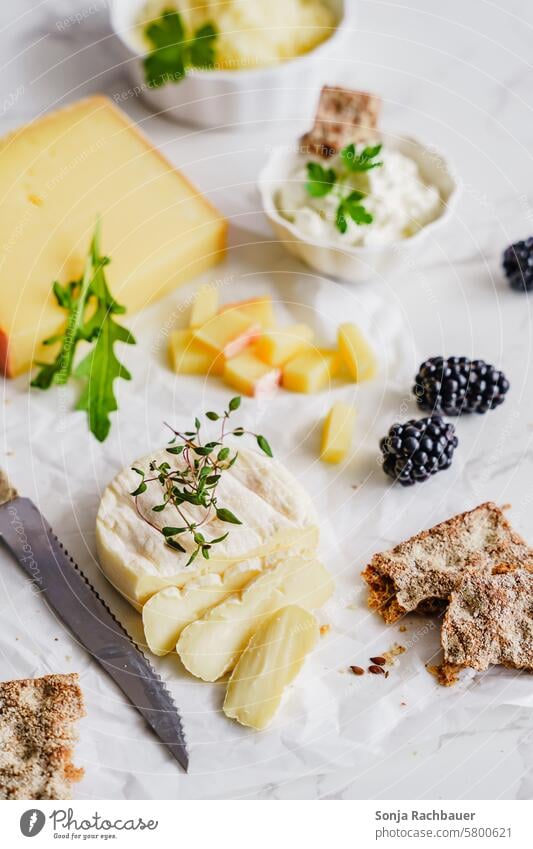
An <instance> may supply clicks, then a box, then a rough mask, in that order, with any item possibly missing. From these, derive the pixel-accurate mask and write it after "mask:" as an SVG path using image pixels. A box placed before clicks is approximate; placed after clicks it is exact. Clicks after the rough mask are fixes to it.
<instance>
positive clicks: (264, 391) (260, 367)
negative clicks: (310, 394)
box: [224, 348, 281, 399]
mask: <svg viewBox="0 0 533 849" xmlns="http://www.w3.org/2000/svg"><path fill="white" fill-rule="evenodd" d="M224 380H225V382H226V383H227V384H228V386H231V387H232V389H236V390H237V392H240V393H242V394H243V395H251V396H252V397H253V398H263V399H264V398H271V397H272V396H273V395H274V394H275V393H276V391H277V388H278V386H279V383H280V380H281V371H280V369H279V368H275V367H274V366H269V365H267V364H266V363H265V362H263V360H260V359H259V357H257V356H256V354H255V353H254V351H253V350H252V349H251V348H248V349H247V350H246V351H243V352H242V354H238V355H237V356H236V357H233V358H232V359H231V360H228V361H227V362H226V365H225V367H224Z"/></svg>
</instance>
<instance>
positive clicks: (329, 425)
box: [320, 401, 355, 463]
mask: <svg viewBox="0 0 533 849" xmlns="http://www.w3.org/2000/svg"><path fill="white" fill-rule="evenodd" d="M354 426H355V410H354V408H353V407H350V406H349V405H348V404H343V403H342V402H341V401H339V402H338V403H337V404H334V405H333V407H332V408H331V410H330V411H329V414H328V416H327V418H326V421H325V422H324V430H323V431H322V450H321V453H320V456H321V458H322V460H324V462H325V463H341V462H342V461H343V460H344V458H345V457H346V455H347V454H348V451H349V450H350V448H351V446H352V439H353V431H354Z"/></svg>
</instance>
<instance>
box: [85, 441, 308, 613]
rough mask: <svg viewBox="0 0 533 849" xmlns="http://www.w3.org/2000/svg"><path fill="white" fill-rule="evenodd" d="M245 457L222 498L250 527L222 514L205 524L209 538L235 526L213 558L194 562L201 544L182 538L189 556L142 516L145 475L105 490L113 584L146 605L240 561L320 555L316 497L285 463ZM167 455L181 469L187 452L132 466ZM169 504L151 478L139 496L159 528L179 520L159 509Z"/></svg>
mask: <svg viewBox="0 0 533 849" xmlns="http://www.w3.org/2000/svg"><path fill="white" fill-rule="evenodd" d="M236 450H238V453H239V456H238V459H237V462H236V463H235V464H234V465H233V466H232V468H231V469H228V470H227V471H226V472H224V474H223V475H222V477H221V479H220V482H219V485H218V488H217V498H218V503H219V504H220V505H221V506H223V507H226V508H227V509H228V510H231V511H232V512H233V513H234V514H235V515H236V516H237V517H238V518H239V519H240V520H241V522H242V525H228V524H225V523H223V522H220V521H219V520H217V519H216V518H212V519H210V521H209V522H207V523H206V524H205V525H204V526H203V528H202V532H203V533H204V535H205V537H206V538H207V539H213V538H215V537H218V536H221V535H222V534H224V533H226V531H229V536H228V537H227V539H226V540H224V542H221V543H219V544H218V545H216V546H215V547H214V548H213V550H212V552H211V559H210V560H209V561H203V562H200V558H198V559H197V560H195V562H194V563H193V564H192V565H191V566H188V567H187V566H186V563H187V561H188V559H189V556H190V551H191V550H192V548H193V547H194V543H192V540H190V539H189V538H188V536H186V535H183V536H182V537H180V542H181V543H182V544H183V545H184V547H187V548H188V552H189V553H185V554H182V553H180V552H179V551H175V550H174V549H172V548H169V546H168V545H165V542H164V540H163V537H162V536H161V534H160V533H159V532H158V531H157V530H156V529H155V528H153V527H151V526H150V525H149V524H148V523H147V522H145V521H144V520H143V519H142V518H141V517H140V516H139V514H138V513H137V510H136V507H135V499H134V498H132V496H131V495H130V492H133V490H134V489H135V488H136V487H137V486H138V485H139V476H138V475H137V474H135V472H133V471H132V470H131V468H130V467H128V468H126V469H124V470H123V471H122V472H120V473H119V474H118V475H117V476H116V478H115V479H114V480H113V481H112V482H111V483H110V484H109V486H108V487H107V488H106V489H105V491H104V494H103V496H102V500H101V502H100V507H99V509H98V516H97V519H96V544H97V549H98V556H99V560H100V564H101V566H102V569H103V571H104V572H105V574H106V575H107V577H108V578H109V580H110V581H111V583H112V584H113V585H114V586H115V587H116V588H117V589H118V590H119V591H120V592H121V593H122V594H123V595H124V596H126V598H127V599H129V600H130V601H131V603H132V604H133V605H134V606H135V607H138V606H139V605H140V604H142V603H143V602H145V601H146V599H147V598H149V596H151V595H153V594H154V593H156V592H158V591H159V590H161V589H163V588H164V587H169V586H176V587H183V586H184V585H185V584H186V583H187V582H188V581H190V580H193V579H196V578H197V577H198V576H199V575H201V574H203V573H206V572H217V573H223V572H224V571H225V570H226V569H227V568H228V567H229V566H231V565H232V564H233V563H239V562H242V561H244V560H251V559H252V558H254V557H267V556H268V555H270V554H273V553H274V552H276V551H287V550H290V551H297V552H298V553H300V552H303V553H306V552H311V553H312V552H314V551H315V550H316V547H317V545H318V526H317V516H316V512H315V509H314V506H313V503H312V501H311V499H310V498H309V495H308V494H307V492H306V491H305V489H304V488H303V487H302V486H301V484H299V483H298V481H297V480H295V478H294V477H293V476H292V475H291V474H290V472H288V471H287V469H286V468H285V467H284V466H283V465H282V464H281V463H279V462H278V461H277V460H272V459H271V458H269V457H266V456H265V455H264V454H260V453H258V452H255V451H251V450H249V449H247V448H244V447H242V446H241V445H240V444H237V445H236ZM152 459H153V460H155V461H156V463H160V462H162V461H163V460H166V461H167V462H169V463H170V464H171V467H172V468H179V467H180V465H181V463H182V462H183V461H182V460H181V458H180V457H176V456H173V455H171V454H168V453H167V452H166V451H165V450H160V451H155V452H154V453H153V454H149V455H148V456H147V457H144V458H143V459H141V460H137V462H135V463H132V464H131V465H132V466H135V467H137V468H140V469H148V466H149V463H150V461H151V460H152ZM160 502H161V491H160V486H159V484H157V482H154V483H151V484H150V485H149V486H148V488H147V490H146V492H144V493H143V494H142V495H141V496H139V499H138V506H139V509H140V510H141V511H142V513H143V514H145V515H146V516H148V518H149V519H150V521H151V522H155V523H156V524H157V526H158V527H164V526H165V525H172V524H173V522H174V518H175V515H174V513H173V512H172V508H167V510H164V511H163V512H162V513H154V512H153V510H152V507H153V506H154V505H156V504H159V503H160ZM181 509H182V510H183V512H184V513H186V515H187V517H188V518H189V519H190V520H191V521H194V520H198V519H199V518H203V516H204V514H203V511H202V512H201V513H200V512H199V508H197V507H194V506H192V505H185V504H184V505H182V507H181Z"/></svg>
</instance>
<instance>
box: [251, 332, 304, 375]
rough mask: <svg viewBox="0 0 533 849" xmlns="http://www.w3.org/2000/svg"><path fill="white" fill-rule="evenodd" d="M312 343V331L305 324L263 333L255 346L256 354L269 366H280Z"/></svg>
mask: <svg viewBox="0 0 533 849" xmlns="http://www.w3.org/2000/svg"><path fill="white" fill-rule="evenodd" d="M312 341H313V331H312V330H311V328H310V327H309V326H308V325H307V324H291V325H289V326H288V327H283V328H280V329H279V330H268V331H267V332H266V333H264V334H263V335H262V336H261V338H260V340H259V342H258V344H257V354H258V356H259V357H260V358H261V359H262V360H264V361H265V363H268V364H269V365H271V366H282V365H283V364H284V363H286V362H287V361H288V360H290V359H292V357H295V356H296V354H298V353H300V351H303V350H305V349H306V348H308V346H309V343H310V342H312Z"/></svg>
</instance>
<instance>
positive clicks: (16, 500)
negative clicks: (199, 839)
mask: <svg viewBox="0 0 533 849" xmlns="http://www.w3.org/2000/svg"><path fill="white" fill-rule="evenodd" d="M0 538H1V539H2V540H3V542H4V543H5V545H6V546H7V548H8V549H9V550H10V551H11V553H12V554H13V556H14V557H15V558H16V560H17V561H18V563H19V564H20V565H21V566H22V568H23V569H24V570H25V571H26V573H27V574H28V575H29V576H30V578H31V579H32V580H33V581H34V582H35V583H36V584H37V586H38V587H39V589H40V590H41V592H42V594H43V595H44V597H45V599H46V601H47V602H48V604H49V605H50V607H51V608H52V609H53V610H54V611H55V612H56V613H57V614H58V616H59V617H60V618H61V619H62V620H63V622H64V623H65V624H66V625H67V626H68V627H69V629H70V630H71V631H72V633H73V634H74V635H75V636H76V637H77V639H78V640H79V642H80V643H81V644H82V645H83V646H84V647H85V649H86V650H87V651H88V652H89V654H90V655H91V656H92V657H93V658H94V660H96V661H97V662H98V663H99V664H100V666H101V667H102V668H103V669H104V670H105V671H106V672H107V673H108V674H109V675H110V676H111V678H112V679H113V680H114V681H115V683H116V684H117V685H118V686H119V687H120V689H121V690H122V692H123V693H124V694H125V695H126V696H127V697H128V699H129V700H130V702H131V703H132V704H133V706H134V707H135V708H136V709H137V710H138V711H139V713H140V714H141V715H142V716H143V717H144V719H145V720H146V722H147V723H148V725H150V727H151V728H152V729H153V731H155V733H156V734H157V736H158V737H159V739H160V740H161V741H162V742H163V743H164V744H165V746H166V747H167V749H168V750H169V751H170V752H171V754H172V755H173V757H174V758H175V759H176V760H177V761H178V763H179V764H180V765H181V766H182V767H183V769H184V770H185V771H187V768H188V764H189V756H188V753H187V747H186V744H185V737H184V734H183V729H182V725H181V719H180V715H179V713H178V710H177V708H176V705H175V704H174V701H173V699H172V696H171V694H170V693H169V691H168V690H167V688H166V686H165V684H164V683H163V681H162V680H161V678H160V677H159V675H157V673H156V672H155V671H154V669H153V668H152V667H151V665H150V663H149V662H148V661H147V660H146V658H145V656H144V655H143V653H142V652H141V651H140V649H138V648H137V646H136V645H135V644H134V643H133V641H132V640H131V638H130V637H129V635H128V634H127V632H126V631H125V629H124V628H123V627H122V625H121V624H120V622H119V621H118V620H117V619H116V617H115V616H114V615H113V613H112V612H111V610H110V609H109V608H108V606H107V605H106V603H105V602H104V601H103V600H102V598H101V597H100V596H99V594H98V593H97V591H96V590H95V589H94V588H93V587H92V586H91V584H90V582H89V580H88V579H87V578H86V577H85V575H84V574H83V572H82V571H81V569H80V568H79V567H78V566H77V564H76V563H75V562H74V560H73V559H72V558H71V557H70V556H69V554H68V552H67V551H66V550H65V549H64V548H63V546H62V545H61V543H60V541H59V540H58V538H57V537H56V535H55V534H54V532H53V531H52V528H51V527H50V525H49V524H48V522H47V521H46V519H45V518H44V516H42V514H41V513H40V511H39V510H38V509H37V507H36V506H35V504H34V503H33V502H32V501H30V499H29V498H22V497H20V496H18V495H17V493H16V491H15V490H14V489H13V488H12V487H11V486H10V484H9V482H8V481H7V478H6V477H5V475H4V474H3V473H1V472H0Z"/></svg>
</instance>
